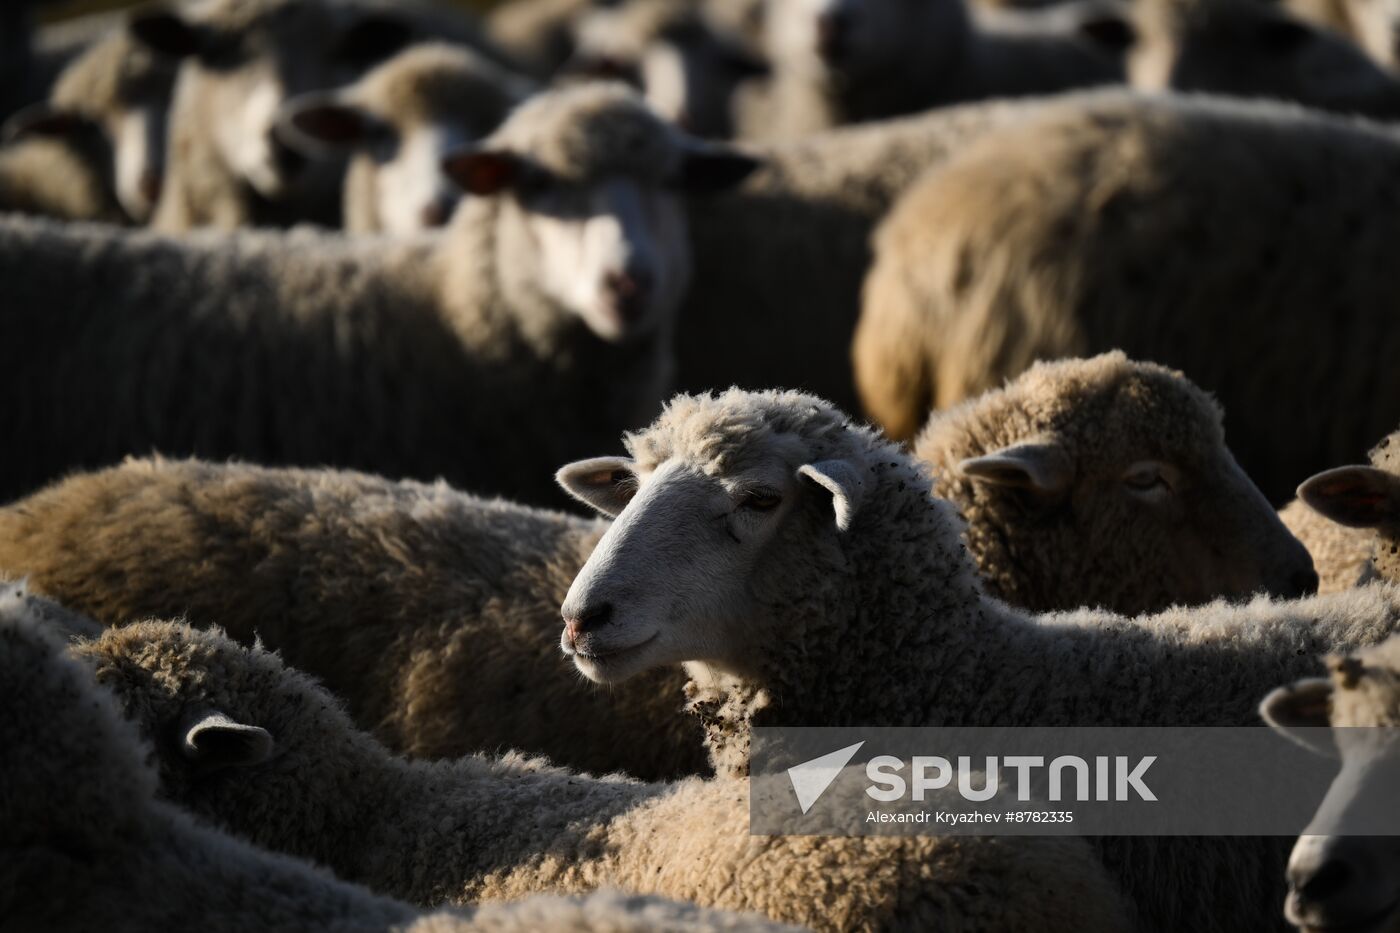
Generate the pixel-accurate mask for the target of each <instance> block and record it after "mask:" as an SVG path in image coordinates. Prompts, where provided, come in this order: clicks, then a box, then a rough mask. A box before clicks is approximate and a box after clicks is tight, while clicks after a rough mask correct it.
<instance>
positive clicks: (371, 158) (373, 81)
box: [276, 43, 534, 234]
mask: <svg viewBox="0 0 1400 933" xmlns="http://www.w3.org/2000/svg"><path fill="white" fill-rule="evenodd" d="M533 90H534V85H533V84H532V83H531V82H530V81H528V80H527V79H525V78H523V77H521V76H519V75H515V74H512V73H510V72H508V71H506V70H505V69H503V68H502V67H500V66H499V65H497V64H495V63H494V62H492V61H490V60H489V59H487V58H485V57H484V56H482V55H481V54H480V53H477V52H474V51H472V50H471V49H467V48H463V47H461V46H454V45H448V44H446V43H425V44H422V45H415V46H411V47H410V48H409V49H407V50H406V51H404V52H401V53H399V54H398V55H396V56H394V57H393V58H391V59H389V60H388V61H387V62H385V63H384V64H382V65H380V66H379V67H377V68H375V69H374V70H373V71H371V72H369V73H368V74H367V75H365V76H364V77H363V78H361V79H360V80H359V81H357V82H356V83H355V84H353V85H351V86H350V87H348V88H344V89H342V90H339V91H313V92H311V93H309V94H304V95H301V96H299V97H294V98H292V99H291V100H290V101H288V102H287V103H286V104H284V105H283V107H282V110H281V112H280V113H279V114H278V117H277V123H276V126H277V132H278V133H279V134H280V138H282V139H284V140H286V141H287V143H288V144H289V145H291V146H292V147H293V148H296V149H298V150H299V151H301V152H302V153H303V154H305V155H306V156H308V157H309V158H313V159H323V158H333V159H334V158H343V157H345V156H347V155H348V156H349V158H350V165H349V168H348V170H347V172H346V175H345V193H344V196H343V198H342V200H341V214H342V225H343V226H344V228H345V229H346V230H348V231H350V232H352V233H373V232H379V231H385V232H388V233H395V234H407V233H414V232H416V231H419V230H426V229H430V228H432V227H441V226H443V225H444V224H446V223H447V221H448V220H449V219H451V217H452V212H453V210H454V209H455V208H456V206H457V203H458V201H460V200H461V196H462V190H461V188H459V187H458V186H457V185H455V184H454V183H453V182H452V180H451V179H450V178H448V177H447V175H446V174H445V173H444V172H443V170H442V165H443V162H444V161H445V160H446V159H447V158H448V156H449V155H451V153H452V152H453V151H454V150H456V149H459V148H461V147H462V146H464V145H466V144H467V143H471V142H475V141H476V140H478V139H481V138H482V137H483V136H486V135H488V134H490V133H491V131H493V130H494V129H496V127H497V126H499V125H500V123H501V122H502V121H503V120H504V119H505V117H506V115H507V114H508V113H509V112H510V111H511V109H512V108H514V107H515V106H516V105H517V104H519V103H520V102H521V101H522V100H524V99H525V98H526V97H527V96H529V94H530V93H532V92H533Z"/></svg>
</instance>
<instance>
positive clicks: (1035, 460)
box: [958, 442, 1074, 495]
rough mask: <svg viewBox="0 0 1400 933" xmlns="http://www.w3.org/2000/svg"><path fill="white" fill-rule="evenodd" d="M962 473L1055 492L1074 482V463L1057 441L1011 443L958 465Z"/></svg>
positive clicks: (1023, 487)
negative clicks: (1008, 445)
mask: <svg viewBox="0 0 1400 933" xmlns="http://www.w3.org/2000/svg"><path fill="white" fill-rule="evenodd" d="M958 471H959V472H961V473H962V475H964V476H966V477H969V478H971V479H973V480H977V481H980V482H984V483H991V484H993V485H997V486H1011V487H1014V488H1017V489H1030V490H1034V491H1035V492H1037V493H1040V494H1042V495H1055V494H1058V493H1062V492H1064V491H1065V490H1067V489H1068V488H1069V485H1070V483H1072V482H1073V481H1074V464H1073V463H1071V462H1070V458H1069V454H1068V453H1066V452H1065V449H1064V447H1063V446H1061V445H1060V444H1057V443H1053V442H1051V443H1040V444H1014V445H1012V446H1010V447H1003V448H1002V449H1001V450H998V451H994V452H992V453H989V454H983V455H982V456H980V457H969V458H968V459H966V460H964V461H962V462H961V463H959V464H958Z"/></svg>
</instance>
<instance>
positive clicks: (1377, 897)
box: [1259, 638, 1400, 933]
mask: <svg viewBox="0 0 1400 933" xmlns="http://www.w3.org/2000/svg"><path fill="white" fill-rule="evenodd" d="M1327 667H1328V673H1329V675H1330V676H1328V677H1309V678H1304V679H1301V680H1298V681H1296V682H1294V683H1292V684H1289V685H1288V686H1284V687H1279V688H1278V689H1277V690H1274V691H1273V692H1271V693H1270V694H1269V695H1268V696H1266V697H1265V698H1264V701H1263V703H1262V704H1261V705H1260V710H1259V711H1260V715H1261V716H1262V717H1263V719H1264V721H1265V722H1266V723H1268V724H1269V725H1270V726H1271V727H1272V728H1274V729H1275V730H1277V731H1278V732H1279V733H1280V734H1281V735H1284V736H1286V737H1288V738H1290V739H1292V740H1293V741H1295V742H1297V743H1298V744H1300V745H1302V746H1303V747H1305V748H1308V749H1310V750H1312V751H1314V752H1317V753H1319V754H1322V755H1325V756H1328V757H1333V758H1336V757H1340V758H1341V761H1342V767H1341V772H1340V773H1339V774H1338V775H1337V778H1336V779H1335V781H1334V782H1333V784H1332V787H1331V789H1330V790H1329V791H1328V793H1327V796H1326V798H1325V799H1324V800H1323V801H1322V804H1321V806H1320V807H1319V808H1318V811H1317V814H1316V816H1315V817H1314V818H1313V821H1312V823H1311V824H1310V825H1309V826H1308V827H1307V828H1306V829H1305V830H1304V831H1303V835H1301V836H1300V837H1299V838H1298V842H1297V844H1296V845H1295V846H1294V847H1293V854H1292V856H1291V857H1290V858H1289V860H1288V889H1289V893H1288V899H1287V901H1286V902H1285V908H1284V910H1285V914H1286V916H1287V917H1288V920H1289V922H1291V923H1293V924H1295V925H1296V926H1298V927H1299V928H1301V929H1302V930H1304V931H1308V933H1321V931H1323V930H1335V929H1343V928H1351V929H1363V928H1364V929H1368V930H1394V929H1396V928H1397V923H1400V912H1398V911H1397V897H1400V882H1397V878H1400V871H1397V864H1400V846H1397V844H1396V838H1395V837H1394V836H1385V835H1373V834H1372V833H1373V832H1374V830H1375V829H1376V828H1378V827H1377V824H1376V817H1377V815H1378V814H1381V813H1388V814H1393V813H1394V812H1395V785H1396V756H1395V738H1394V737H1395V735H1396V727H1397V726H1400V638H1391V639H1389V640H1388V641H1386V642H1385V643H1383V644H1381V645H1377V646H1376V647H1373V648H1368V649H1365V650H1363V651H1359V652H1355V653H1349V654H1336V655H1333V656H1331V657H1329V658H1328V659H1327ZM1391 823H1392V825H1393V820H1392V821H1391Z"/></svg>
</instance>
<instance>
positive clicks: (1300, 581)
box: [1288, 567, 1318, 599]
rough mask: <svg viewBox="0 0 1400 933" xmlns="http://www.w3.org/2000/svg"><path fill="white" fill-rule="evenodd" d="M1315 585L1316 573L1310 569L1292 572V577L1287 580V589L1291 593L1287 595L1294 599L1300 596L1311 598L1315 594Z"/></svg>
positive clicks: (1316, 580) (1316, 582)
mask: <svg viewBox="0 0 1400 933" xmlns="http://www.w3.org/2000/svg"><path fill="white" fill-rule="evenodd" d="M1317 584H1318V579H1317V571H1316V570H1313V569H1312V568H1311V567H1308V568H1307V569H1306V570H1297V571H1294V573H1293V575H1292V576H1291V577H1289V578H1288V588H1289V590H1290V591H1291V592H1290V593H1289V594H1288V595H1289V597H1290V598H1294V599H1296V598H1298V597H1301V596H1311V595H1313V594H1314V593H1316V592H1317Z"/></svg>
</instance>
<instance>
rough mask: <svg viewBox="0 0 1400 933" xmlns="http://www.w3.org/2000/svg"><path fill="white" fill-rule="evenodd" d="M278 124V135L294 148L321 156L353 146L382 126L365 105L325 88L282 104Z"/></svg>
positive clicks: (363, 140)
mask: <svg viewBox="0 0 1400 933" xmlns="http://www.w3.org/2000/svg"><path fill="white" fill-rule="evenodd" d="M277 127H278V129H279V130H280V133H279V137H280V138H283V139H285V140H286V142H287V143H288V144H289V145H291V146H292V147H293V148H294V149H297V150H299V151H301V152H303V153H305V154H307V155H310V156H314V157H318V158H319V157H322V156H327V155H332V154H334V153H337V152H343V151H345V150H347V149H353V148H355V147H356V146H359V145H361V144H363V143H364V142H365V141H366V140H368V139H369V138H370V137H371V136H373V135H375V134H376V133H377V132H379V131H380V130H381V129H382V126H381V125H380V123H379V121H378V120H376V119H375V118H374V117H372V116H370V114H369V113H367V112H366V111H365V110H364V109H362V108H360V107H357V106H355V105H354V104H350V103H347V102H345V101H344V100H342V99H341V98H340V97H339V96H338V95H336V94H333V93H326V92H324V91H313V92H312V93H309V94H302V95H300V96H298V97H294V98H292V99H291V100H289V101H287V102H286V103H285V104H283V105H282V110H281V112H280V113H279V114H278V115H277Z"/></svg>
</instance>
